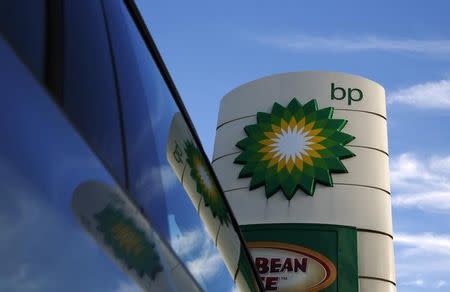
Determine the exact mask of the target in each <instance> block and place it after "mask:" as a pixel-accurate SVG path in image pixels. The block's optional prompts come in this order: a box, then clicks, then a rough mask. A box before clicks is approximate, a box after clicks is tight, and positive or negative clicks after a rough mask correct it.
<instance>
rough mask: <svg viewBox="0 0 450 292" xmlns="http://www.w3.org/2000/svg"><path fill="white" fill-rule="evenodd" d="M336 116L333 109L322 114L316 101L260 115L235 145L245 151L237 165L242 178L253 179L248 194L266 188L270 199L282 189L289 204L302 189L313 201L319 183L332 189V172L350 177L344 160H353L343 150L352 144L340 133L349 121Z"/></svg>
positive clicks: (291, 103) (349, 153)
mask: <svg viewBox="0 0 450 292" xmlns="http://www.w3.org/2000/svg"><path fill="white" fill-rule="evenodd" d="M332 116H333V108H332V107H327V108H323V109H318V107H317V101H316V100H315V99H313V100H311V101H309V102H307V103H306V104H304V105H302V104H300V103H299V102H298V101H297V99H296V98H293V99H292V100H291V102H290V103H289V104H288V106H287V107H283V106H282V105H280V104H278V103H275V104H274V105H273V108H272V112H271V113H262V112H258V113H257V123H256V124H254V125H249V126H246V127H245V128H244V130H245V133H246V134H247V137H246V138H244V139H242V140H241V141H239V142H238V143H237V144H236V146H237V147H239V148H240V149H242V152H241V153H240V155H239V156H238V157H237V158H236V159H235V160H234V163H236V164H242V165H244V167H243V168H242V169H241V171H240V173H239V178H245V177H251V178H252V179H251V181H250V190H252V189H255V188H258V187H261V186H263V185H264V186H265V190H266V196H267V197H270V196H271V195H273V194H274V193H275V192H277V191H278V190H279V189H281V190H282V191H283V193H284V195H285V197H286V198H287V199H291V198H292V197H293V196H294V194H295V192H296V191H297V190H298V189H299V188H300V189H301V190H302V191H303V192H305V193H306V194H308V195H311V196H312V195H313V194H314V190H315V185H316V183H317V182H319V183H321V184H323V185H327V186H333V180H332V177H331V173H333V172H334V173H345V172H347V169H346V168H345V166H344V165H343V164H342V162H341V159H344V158H349V157H353V156H355V155H354V154H353V153H352V152H351V151H350V150H348V149H347V148H345V147H344V145H346V144H347V143H349V142H350V141H352V140H353V139H354V137H353V136H351V135H348V134H346V133H343V132H341V130H342V129H343V128H344V126H345V124H346V123H347V121H346V120H342V119H332Z"/></svg>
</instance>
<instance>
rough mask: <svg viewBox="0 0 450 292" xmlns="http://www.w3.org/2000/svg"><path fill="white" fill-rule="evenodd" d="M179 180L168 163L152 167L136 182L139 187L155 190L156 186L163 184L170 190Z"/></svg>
mask: <svg viewBox="0 0 450 292" xmlns="http://www.w3.org/2000/svg"><path fill="white" fill-rule="evenodd" d="M177 182H178V178H177V177H176V175H175V173H174V171H173V170H172V168H171V167H170V165H168V164H164V165H161V167H152V168H150V169H148V170H146V171H145V172H144V173H143V174H142V176H140V177H139V178H138V180H137V182H136V187H137V188H150V189H152V190H154V191H157V190H155V189H154V188H155V187H156V186H159V185H161V183H162V185H163V187H164V190H165V191H168V190H170V189H171V188H172V187H173V186H175V185H176V184H177Z"/></svg>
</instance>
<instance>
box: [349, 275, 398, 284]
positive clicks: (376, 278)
mask: <svg viewBox="0 0 450 292" xmlns="http://www.w3.org/2000/svg"><path fill="white" fill-rule="evenodd" d="M358 278H360V279H369V280H378V281H383V282H388V283H391V284H392V285H394V286H397V284H395V282H393V281H391V280H388V279H383V278H378V277H370V276H358Z"/></svg>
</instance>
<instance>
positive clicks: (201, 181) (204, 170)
mask: <svg viewBox="0 0 450 292" xmlns="http://www.w3.org/2000/svg"><path fill="white" fill-rule="evenodd" d="M184 151H185V152H186V156H187V163H188V164H189V167H190V168H191V172H190V175H191V177H192V179H193V180H194V181H195V183H196V188H197V192H198V193H199V194H200V195H201V196H202V197H203V200H204V202H205V206H209V207H210V208H211V211H212V213H213V216H214V217H218V218H219V220H220V222H221V223H222V224H226V225H227V226H228V222H229V220H230V218H229V216H228V211H227V209H226V207H225V204H224V202H223V200H222V197H221V196H220V193H219V190H218V189H217V187H216V184H215V183H214V180H213V178H212V176H211V173H210V172H209V169H208V167H207V164H206V161H205V160H204V158H203V156H202V154H201V153H200V150H198V148H197V147H196V146H195V145H194V144H193V143H192V142H190V141H186V142H185V144H184Z"/></svg>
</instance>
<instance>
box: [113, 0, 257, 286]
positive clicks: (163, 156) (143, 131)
mask: <svg viewBox="0 0 450 292" xmlns="http://www.w3.org/2000/svg"><path fill="white" fill-rule="evenodd" d="M105 8H106V9H105V10H106V16H107V20H108V27H109V31H110V34H111V40H112V50H113V55H114V60H115V66H116V70H117V76H118V81H119V86H118V87H119V95H120V99H121V105H122V111H123V120H124V133H125V141H126V147H125V148H126V151H127V155H126V156H127V161H128V169H129V183H130V186H129V187H130V194H131V195H132V196H133V197H134V199H135V200H136V201H137V202H138V204H139V205H140V206H141V207H142V208H143V211H144V213H145V214H146V216H148V218H149V219H150V222H152V223H154V225H155V228H157V230H158V231H159V233H160V234H161V236H162V237H163V238H164V239H165V240H166V241H167V243H168V244H169V245H171V247H172V249H173V250H174V251H175V253H177V255H178V256H179V257H180V258H181V260H182V261H183V262H184V264H185V265H186V267H187V268H188V269H189V270H190V271H191V272H192V274H193V275H194V277H195V278H196V279H197V280H198V281H199V283H200V284H201V286H202V287H203V288H204V289H205V290H207V291H229V290H231V289H233V287H234V286H235V282H236V283H237V284H238V285H239V287H240V288H241V289H242V290H243V291H249V290H251V289H257V288H255V286H256V284H255V283H256V278H255V277H254V276H253V274H252V268H251V264H250V261H249V259H248V258H247V257H246V253H245V251H244V247H243V246H242V244H241V241H240V238H239V235H238V231H236V229H235V226H233V224H232V220H231V217H232V215H231V214H230V213H229V209H228V208H227V206H226V204H225V202H224V201H223V195H222V194H221V190H220V188H219V187H218V186H217V185H216V183H215V181H214V179H213V177H214V175H213V174H212V173H211V172H210V167H209V162H208V160H207V158H206V157H205V156H204V155H203V152H202V151H201V150H200V149H201V146H199V145H198V144H197V142H196V140H195V139H194V137H193V134H192V132H191V129H190V127H189V126H188V123H187V122H186V120H185V116H184V114H183V113H181V112H180V109H179V107H178V105H177V104H176V102H175V99H174V97H173V94H172V92H171V90H170V89H169V87H168V85H167V83H166V80H165V79H164V77H163V75H162V74H161V72H160V69H159V67H158V65H157V64H156V63H155V60H154V56H152V54H151V52H150V51H149V48H148V47H147V44H146V43H145V41H144V39H143V38H142V35H141V33H140V32H139V30H138V28H137V26H136V24H135V22H134V19H133V18H132V16H131V15H130V13H129V11H128V9H127V7H126V5H125V4H124V3H122V2H105ZM237 279H238V280H237ZM235 280H236V281H235Z"/></svg>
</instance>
